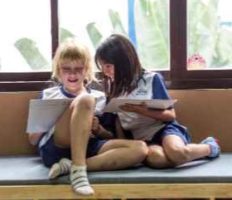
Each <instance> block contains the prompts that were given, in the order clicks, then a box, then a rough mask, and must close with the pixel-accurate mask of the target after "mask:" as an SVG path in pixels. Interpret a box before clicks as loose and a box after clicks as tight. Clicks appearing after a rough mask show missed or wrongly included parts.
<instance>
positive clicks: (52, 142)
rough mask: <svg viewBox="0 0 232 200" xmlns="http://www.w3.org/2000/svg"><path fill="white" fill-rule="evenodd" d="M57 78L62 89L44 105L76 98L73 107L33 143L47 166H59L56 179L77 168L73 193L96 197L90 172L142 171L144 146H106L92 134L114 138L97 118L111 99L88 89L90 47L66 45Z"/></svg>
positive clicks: (56, 64) (47, 93)
mask: <svg viewBox="0 0 232 200" xmlns="http://www.w3.org/2000/svg"><path fill="white" fill-rule="evenodd" d="M52 76H53V78H55V79H56V80H57V81H58V82H59V85H58V86H55V87H52V88H48V89H45V90H43V91H42V99H62V98H71V99H73V100H72V103H71V105H70V107H69V108H68V109H67V110H66V111H65V112H64V113H63V114H62V116H61V117H60V118H59V120H58V121H57V122H56V123H55V124H54V126H53V128H51V130H49V131H48V132H46V133H29V140H30V142H31V143H32V144H34V145H37V146H38V150H39V153H40V156H41V158H42V160H43V162H44V164H45V166H47V167H51V166H53V167H52V169H51V171H50V177H51V178H54V177H56V176H58V175H60V174H63V173H67V172H69V170H70V168H71V170H70V171H71V172H70V181H71V185H72V188H73V190H74V191H75V192H77V193H79V194H82V195H91V194H93V193H94V190H93V188H92V187H91V185H90V184H89V181H88V178H87V170H89V171H99V170H116V169H123V168H127V167H130V166H133V165H136V164H138V163H140V162H142V161H143V160H144V159H145V157H146V154H147V148H146V145H145V144H144V143H143V142H141V141H129V140H100V139H99V138H98V137H96V136H95V135H94V134H92V133H95V134H98V133H99V134H101V133H103V134H108V135H109V133H107V131H105V130H104V128H103V127H101V125H100V124H99V123H98V121H97V122H96V119H95V118H94V114H96V113H100V112H101V110H102V108H103V107H104V105H105V95H104V93H102V92H100V91H97V90H92V89H90V88H88V83H89V82H90V81H91V80H92V78H93V76H92V62H91V56H90V53H89V50H88V49H87V48H86V46H84V45H83V44H81V43H79V42H77V41H76V40H74V39H70V40H67V41H66V42H64V43H63V44H61V45H60V46H59V47H58V49H57V51H56V54H55V57H54V60H53V72H52ZM93 119H94V120H93ZM92 129H93V131H92ZM70 159H71V161H70ZM52 170H53V171H52Z"/></svg>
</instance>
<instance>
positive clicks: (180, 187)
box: [0, 183, 232, 199]
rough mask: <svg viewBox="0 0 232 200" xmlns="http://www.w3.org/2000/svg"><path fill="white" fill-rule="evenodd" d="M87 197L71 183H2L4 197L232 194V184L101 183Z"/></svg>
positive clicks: (222, 196) (43, 197) (145, 196)
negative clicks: (76, 192) (16, 184)
mask: <svg viewBox="0 0 232 200" xmlns="http://www.w3.org/2000/svg"><path fill="white" fill-rule="evenodd" d="M93 187H94V189H95V195H93V196H87V197H83V196H80V195H77V194H75V193H74V192H72V190H71V187H70V186H69V185H36V186H0V199H141V198H142V199H154V198H169V199H170V198H171V199H174V198H177V199H180V198H197V199H199V198H206V199H212V198H232V183H230V184H108V185H106V184H99V185H93Z"/></svg>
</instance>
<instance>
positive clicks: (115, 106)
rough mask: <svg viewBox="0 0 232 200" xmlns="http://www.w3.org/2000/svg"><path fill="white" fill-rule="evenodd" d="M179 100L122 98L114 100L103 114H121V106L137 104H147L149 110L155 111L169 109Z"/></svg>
mask: <svg viewBox="0 0 232 200" xmlns="http://www.w3.org/2000/svg"><path fill="white" fill-rule="evenodd" d="M176 101H177V100H176V99H174V100H172V99H121V98H113V99H111V100H110V102H109V103H108V104H107V105H106V107H105V108H104V110H103V112H120V111H122V110H121V109H120V106H122V105H125V104H127V103H128V104H135V105H139V104H142V103H145V104H146V105H147V107H148V108H154V109H167V108H169V107H171V106H173V105H174V103H175V102H176Z"/></svg>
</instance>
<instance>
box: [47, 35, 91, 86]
mask: <svg viewBox="0 0 232 200" xmlns="http://www.w3.org/2000/svg"><path fill="white" fill-rule="evenodd" d="M76 60H79V61H82V62H83V64H84V66H85V70H86V77H85V81H86V83H87V84H88V83H90V82H91V81H92V80H94V79H95V77H94V74H93V61H92V57H91V54H90V52H89V49H88V48H87V47H86V46H85V45H83V44H82V43H80V42H78V41H77V40H75V39H73V38H72V39H68V40H66V41H65V42H63V43H61V44H60V45H59V47H58V48H57V50H56V53H55V56H54V58H53V63H52V79H54V80H58V81H60V78H59V74H60V64H61V63H62V62H63V61H76Z"/></svg>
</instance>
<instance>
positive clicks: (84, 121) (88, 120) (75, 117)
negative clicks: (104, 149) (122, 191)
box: [70, 95, 95, 195]
mask: <svg viewBox="0 0 232 200" xmlns="http://www.w3.org/2000/svg"><path fill="white" fill-rule="evenodd" d="M94 106H95V100H94V98H93V97H92V96H90V95H84V96H83V95H82V96H80V97H78V98H76V99H75V100H74V102H73V104H72V109H73V111H72V114H71V121H70V133H71V152H72V167H71V175H70V180H71V184H72V187H73V189H74V191H75V192H78V193H80V194H83V195H91V194H93V193H94V191H93V189H92V187H91V186H90V184H89V181H88V178H87V172H86V168H87V167H86V150H87V144H88V140H89V135H90V131H91V125H92V119H93V114H94Z"/></svg>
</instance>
